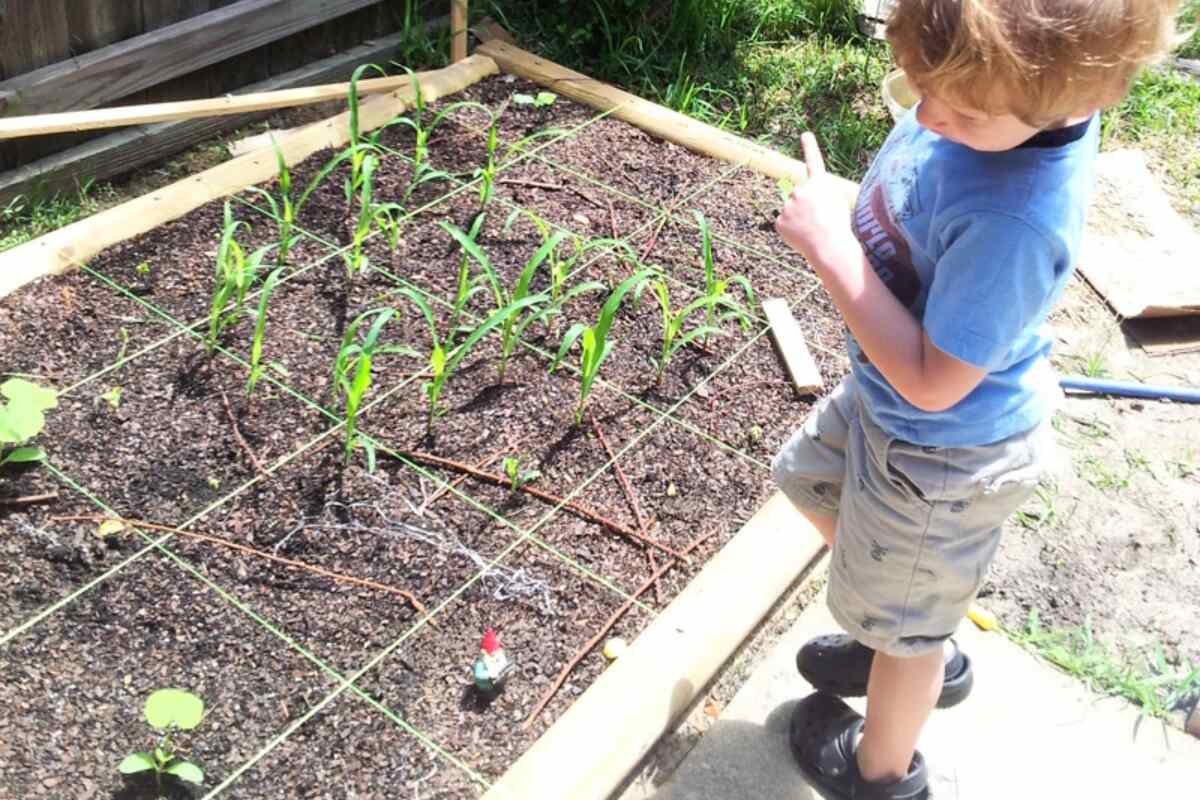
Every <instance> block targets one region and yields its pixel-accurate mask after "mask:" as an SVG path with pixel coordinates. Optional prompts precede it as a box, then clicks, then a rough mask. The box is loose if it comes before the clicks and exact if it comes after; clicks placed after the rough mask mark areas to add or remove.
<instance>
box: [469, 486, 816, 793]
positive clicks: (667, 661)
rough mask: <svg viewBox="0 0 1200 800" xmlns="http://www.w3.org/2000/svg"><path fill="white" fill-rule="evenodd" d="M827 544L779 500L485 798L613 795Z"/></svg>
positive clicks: (725, 549) (756, 517)
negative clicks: (734, 599) (631, 770)
mask: <svg viewBox="0 0 1200 800" xmlns="http://www.w3.org/2000/svg"><path fill="white" fill-rule="evenodd" d="M824 546H825V542H824V540H823V539H821V536H820V534H818V533H817V532H816V530H815V529H814V528H813V527H812V525H811V524H809V522H808V521H807V520H805V519H804V517H803V516H802V515H801V514H800V512H799V511H797V510H796V509H795V507H794V506H793V505H792V504H791V502H790V501H789V500H788V499H787V498H786V497H785V496H784V495H783V494H782V493H776V494H775V495H774V496H772V497H771V498H770V499H769V500H768V501H767V502H766V503H765V504H764V505H763V507H762V508H761V509H759V511H758V513H756V514H755V515H754V517H753V518H751V519H750V521H749V522H747V523H746V524H745V526H743V528H742V529H741V530H740V531H739V532H738V533H737V535H736V536H734V538H733V539H732V540H731V541H730V542H729V543H728V544H726V545H725V546H724V547H723V548H722V549H721V552H719V553H718V554H717V555H716V556H714V557H713V558H712V560H711V561H709V563H708V564H707V565H706V566H705V567H704V569H702V570H701V571H700V574H698V575H697V576H696V577H695V578H693V579H692V581H691V582H690V583H689V584H688V585H687V588H686V589H684V590H683V591H682V592H681V593H680V594H679V596H678V597H676V598H675V600H673V601H672V602H671V604H670V605H669V606H667V608H666V609H664V610H663V611H662V613H660V614H659V615H658V616H657V617H655V619H654V621H653V622H651V623H650V625H649V626H648V627H647V628H646V630H644V631H642V633H641V634H640V635H639V636H638V637H637V639H636V640H634V643H633V645H632V646H630V648H629V649H628V650H627V651H626V652H625V654H624V655H622V656H621V657H620V658H619V659H617V660H616V661H615V662H613V664H612V666H610V667H609V668H608V669H607V670H606V671H605V672H604V674H602V675H601V676H600V677H599V678H597V679H596V682H595V683H593V684H592V686H591V687H590V688H589V689H588V690H587V691H586V692H584V693H583V695H582V696H581V697H580V698H579V699H578V700H576V701H575V702H574V703H572V704H571V707H570V708H568V709H567V711H566V712H565V713H564V714H563V715H562V716H561V717H559V719H558V721H557V722H555V723H554V725H553V726H552V727H551V728H550V729H549V730H548V731H546V733H545V734H543V735H542V737H541V738H540V739H538V740H537V742H535V743H534V745H533V747H531V748H530V749H529V750H528V751H526V753H525V755H523V756H521V758H520V759H519V760H518V761H517V763H516V764H514V765H513V766H512V767H510V768H509V770H508V772H506V773H505V774H504V775H503V776H502V777H501V778H500V779H499V780H498V781H496V783H495V784H493V786H492V788H491V789H490V790H489V791H488V792H487V794H485V795H484V800H564V798H570V800H604V799H605V798H608V797H609V796H610V793H611V792H612V791H613V790H614V789H616V788H617V787H618V786H620V785H621V782H622V781H623V780H624V779H625V777H626V776H627V775H628V773H629V770H630V769H632V767H633V766H634V765H635V764H636V763H637V762H638V761H639V760H640V759H641V758H642V756H644V755H645V754H646V752H647V751H648V750H649V749H650V748H651V747H652V746H653V745H654V743H655V742H656V741H657V740H658V738H659V736H661V735H662V734H663V733H665V732H666V731H668V730H670V728H671V725H672V724H673V723H674V721H675V720H676V719H677V718H678V717H679V716H680V715H681V714H682V713H683V712H684V711H685V710H686V709H687V708H688V706H690V705H691V703H692V701H693V700H694V699H695V697H696V696H697V694H699V693H700V692H701V691H703V690H704V688H705V687H706V686H707V685H708V682H709V681H710V680H712V678H713V676H714V675H716V673H717V671H718V670H719V669H720V667H721V665H722V664H723V663H724V662H725V660H726V659H727V658H728V657H729V655H730V654H731V653H732V652H733V651H734V650H735V649H736V648H737V647H738V645H740V644H741V643H742V641H743V640H745V638H746V637H747V636H748V635H749V634H750V633H751V632H752V631H753V630H754V627H755V626H756V625H757V624H758V622H759V620H761V619H762V618H763V617H764V616H765V615H766V614H767V612H769V611H770V609H771V607H772V606H773V605H774V604H775V602H776V601H777V600H778V599H779V598H780V597H781V596H783V594H784V593H785V592H786V591H787V590H788V589H789V587H791V586H792V584H793V583H795V581H797V580H798V579H799V578H800V577H801V576H802V575H803V574H804V573H805V571H806V570H807V569H809V568H810V567H811V566H812V565H813V564H814V563H815V562H816V561H817V560H819V558H820V555H821V553H822V552H823V550H824ZM731 598H736V602H733V601H732V600H731Z"/></svg>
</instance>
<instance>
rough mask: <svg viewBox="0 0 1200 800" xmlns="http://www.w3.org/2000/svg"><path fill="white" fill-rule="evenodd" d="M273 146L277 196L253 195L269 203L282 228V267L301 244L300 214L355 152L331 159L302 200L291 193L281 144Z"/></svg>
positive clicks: (279, 252) (277, 252) (279, 259)
mask: <svg viewBox="0 0 1200 800" xmlns="http://www.w3.org/2000/svg"><path fill="white" fill-rule="evenodd" d="M271 146H272V147H274V149H275V161H276V163H277V164H278V168H279V171H278V174H277V177H276V184H277V186H278V195H274V194H271V193H270V192H268V191H267V190H266V189H260V188H258V187H251V190H250V191H251V192H253V193H255V194H259V195H262V197H263V198H264V199H265V200H266V202H267V205H268V206H269V207H270V209H271V216H272V217H274V218H275V221H276V222H277V224H278V226H279V240H278V242H277V244H276V250H275V257H276V260H277V262H278V263H279V264H281V265H282V264H286V263H287V261H288V256H289V255H290V254H291V251H292V247H293V246H294V245H295V244H296V242H297V241H298V240H299V238H300V236H299V235H298V234H297V233H296V221H297V220H298V219H299V217H300V211H301V210H302V209H303V208H304V206H305V205H306V204H307V203H308V201H309V199H310V198H311V197H312V195H313V192H315V191H316V190H317V188H318V187H320V185H321V184H322V183H324V182H325V180H326V179H327V178H328V177H329V174H330V173H331V172H333V171H334V170H335V169H337V168H338V166H339V165H341V164H342V162H344V161H346V160H348V159H350V158H352V156H353V155H354V153H355V152H358V151H352V150H350V149H347V150H345V151H343V152H341V153H339V154H338V155H336V156H334V157H333V158H331V159H329V161H327V162H326V163H325V164H324V166H322V167H321V169H320V170H318V171H317V174H316V175H314V176H313V178H312V180H311V181H309V183H308V185H307V186H306V187H305V188H304V191H303V192H301V193H300V196H299V197H294V196H293V190H292V188H293V187H292V174H291V172H290V171H289V170H288V165H287V159H286V158H285V157H284V155H283V150H282V149H281V148H280V147H279V144H278V143H277V142H276V141H275V140H274V138H272V139H271Z"/></svg>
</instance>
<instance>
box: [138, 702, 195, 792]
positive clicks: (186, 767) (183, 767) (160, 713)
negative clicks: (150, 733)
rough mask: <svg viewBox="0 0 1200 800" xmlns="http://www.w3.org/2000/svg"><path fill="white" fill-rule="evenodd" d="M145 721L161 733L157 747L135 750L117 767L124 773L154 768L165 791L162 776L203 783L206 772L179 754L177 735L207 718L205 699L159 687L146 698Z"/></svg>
mask: <svg viewBox="0 0 1200 800" xmlns="http://www.w3.org/2000/svg"><path fill="white" fill-rule="evenodd" d="M144 713H145V717H146V722H147V723H149V725H150V727H151V728H153V729H154V730H155V731H157V732H158V734H157V735H158V740H157V741H156V742H155V744H154V749H153V750H150V751H149V752H140V753H133V754H131V755H128V756H125V759H124V760H123V761H121V763H120V764H119V765H118V766H117V769H118V770H120V772H121V774H122V775H137V774H139V773H142V772H148V771H150V770H153V771H154V787H155V790H156V792H157V794H158V795H159V796H162V793H163V786H162V781H163V776H164V775H171V776H173V777H175V778H178V779H179V780H181V781H187V782H188V783H194V784H197V785H199V784H202V783H204V771H203V770H201V769H200V767H198V766H196V765H195V764H193V763H192V762H190V761H187V760H185V759H183V758H181V757H180V756H179V752H178V749H177V747H176V745H175V736H176V734H177V733H178V732H179V731H190V730H193V729H194V728H195V727H196V726H197V725H199V724H200V721H201V720H202V719H203V718H204V701H203V700H201V699H200V698H199V697H197V696H196V695H194V694H192V693H191V692H188V691H184V690H183V689H159V690H158V691H156V692H154V693H152V694H151V695H150V696H149V697H147V698H146V707H145V709H144Z"/></svg>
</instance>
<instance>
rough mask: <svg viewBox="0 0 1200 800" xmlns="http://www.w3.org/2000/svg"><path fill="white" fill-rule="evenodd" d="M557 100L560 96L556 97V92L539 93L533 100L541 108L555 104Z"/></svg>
mask: <svg viewBox="0 0 1200 800" xmlns="http://www.w3.org/2000/svg"><path fill="white" fill-rule="evenodd" d="M557 99H558V95H556V94H555V93H554V92H538V93H537V97H535V98H534V99H533V104H534V105H535V106H538V107H539V108H540V107H541V106H548V105H551V104H553V103H554V101H555V100H557Z"/></svg>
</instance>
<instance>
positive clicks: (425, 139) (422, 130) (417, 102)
mask: <svg viewBox="0 0 1200 800" xmlns="http://www.w3.org/2000/svg"><path fill="white" fill-rule="evenodd" d="M359 69H362V68H361V67H360V68H359ZM377 69H378V68H377ZM404 71H405V72H407V73H408V75H409V78H410V79H411V80H412V88H413V113H412V116H401V117H396V118H395V119H393V120H392V121H390V122H389V123H387V125H386V126H384V127H390V126H392V125H404V126H406V127H408V128H411V129H412V132H413V137H414V142H413V155H412V179H411V180H410V181H409V185H408V188H407V189H406V190H405V192H404V200H405V201H406V202H407V200H408V198H410V197H412V194H413V192H415V191H416V190H417V189H418V188H419V187H420V186H421V185H422V184H424V183H428V182H429V181H433V180H444V179H447V178H449V177H450V176H449V174H448V173H446V172H444V171H442V170H439V169H437V168H436V167H434V166H433V164H431V163H430V161H429V138H430V136H432V135H433V132H434V130H435V129H436V128H437V126H438V125H440V124H442V122H443V121H445V119H446V117H447V116H448V115H450V114H452V113H454V112H455V111H457V110H459V109H463V108H476V109H480V110H482V111H483V112H484V113H485V114H487V115H488V116H489V118H490V119H492V121H493V126H494V123H495V118H494V116H493V115H492V112H491V111H490V110H489V109H488V107H487V106H485V105H483V104H482V103H477V102H475V101H474V100H461V101H459V102H457V103H449V104H448V105H446V106H445V107H444V108H442V109H440V110H439V111H438V113H437V114H435V115H434V116H433V118H432V119H431V120H430V121H429V123H428V124H426V122H425V110H426V102H425V93H424V91H422V89H421V82H420V81H419V80H417V77H416V74H415V73H414V72H413V71H412V70H411V69H409V68H408V67H405V68H404ZM351 122H352V123H354V124H357V123H356V119H352V120H351ZM380 131H382V128H381V129H380ZM378 135H379V131H377V132H376V133H375V134H374V141H378Z"/></svg>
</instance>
